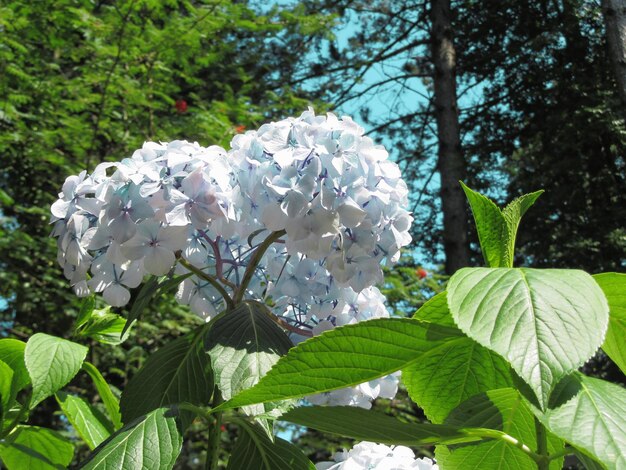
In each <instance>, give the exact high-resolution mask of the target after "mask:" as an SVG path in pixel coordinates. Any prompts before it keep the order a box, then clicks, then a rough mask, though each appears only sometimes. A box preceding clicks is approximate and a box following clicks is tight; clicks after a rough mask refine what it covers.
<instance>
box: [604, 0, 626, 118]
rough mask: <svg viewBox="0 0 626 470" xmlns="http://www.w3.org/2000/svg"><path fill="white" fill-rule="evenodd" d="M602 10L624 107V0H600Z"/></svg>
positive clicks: (625, 25)
mask: <svg viewBox="0 0 626 470" xmlns="http://www.w3.org/2000/svg"><path fill="white" fill-rule="evenodd" d="M602 12H603V13H604V22H605V25H606V39H607V43H608V45H609V55H610V56H611V63H612V64H613V70H614V71H615V78H616V80H617V88H618V91H619V96H620V98H621V100H622V104H623V106H624V108H625V109H626V0H602ZM624 113H625V114H626V111H624Z"/></svg>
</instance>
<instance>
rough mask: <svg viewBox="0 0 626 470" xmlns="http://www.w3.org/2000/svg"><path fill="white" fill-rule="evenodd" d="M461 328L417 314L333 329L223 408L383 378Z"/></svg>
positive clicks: (301, 347) (293, 351) (296, 349)
mask: <svg viewBox="0 0 626 470" xmlns="http://www.w3.org/2000/svg"><path fill="white" fill-rule="evenodd" d="M459 334H460V332H459V331H458V330H457V329H455V328H448V327H444V326H441V325H436V324H433V323H426V322H420V321H418V320H412V319H401V318H383V319H374V320H368V321H364V322H360V323H357V324H353V325H347V326H343V327H339V328H335V329H333V330H330V331H327V332H325V333H323V334H321V335H319V336H316V337H314V338H311V339H309V340H307V341H304V342H303V343H300V344H299V345H298V346H296V347H294V348H292V349H291V350H290V351H289V353H288V354H287V355H286V356H283V357H282V358H281V359H280V360H279V361H278V362H277V363H276V365H275V366H274V367H273V368H272V369H271V370H270V371H269V372H268V373H267V375H265V377H263V378H262V379H261V381H260V382H259V383H258V384H257V385H255V386H254V387H252V388H250V389H247V390H244V391H243V392H241V393H240V394H239V395H237V396H236V397H234V398H232V399H231V400H229V401H228V402H226V403H224V404H223V405H221V406H220V407H219V409H224V408H233V407H237V406H244V405H251V404H255V403H265V402H272V401H279V400H286V399H291V398H302V397H305V396H307V395H311V394H314V393H321V392H327V391H330V390H337V389H340V388H344V387H349V386H353V385H358V384H360V383H363V382H367V381H368V380H373V379H375V378H378V377H382V376H385V375H388V374H391V373H392V372H395V371H397V370H400V369H404V368H406V367H408V366H410V365H411V364H413V363H418V362H419V361H420V360H421V358H422V357H423V355H424V354H425V353H426V352H428V351H431V350H432V349H434V348H438V347H442V345H443V344H445V342H446V341H449V340H450V339H453V338H457V337H458V336H459Z"/></svg>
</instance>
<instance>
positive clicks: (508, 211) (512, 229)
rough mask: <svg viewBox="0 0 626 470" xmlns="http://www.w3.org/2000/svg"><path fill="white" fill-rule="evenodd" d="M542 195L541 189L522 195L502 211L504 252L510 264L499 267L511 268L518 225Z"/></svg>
mask: <svg viewBox="0 0 626 470" xmlns="http://www.w3.org/2000/svg"><path fill="white" fill-rule="evenodd" d="M543 193H544V191H543V189H542V190H539V191H535V192H534V193H529V194H524V195H523V196H520V197H518V198H517V199H514V200H513V201H511V202H510V203H509V204H508V205H507V206H506V207H505V208H504V210H503V211H502V215H503V216H504V220H506V225H507V229H508V239H507V248H506V250H505V252H506V254H507V257H508V258H509V259H510V261H511V264H510V265H509V266H501V267H513V259H514V257H515V239H516V238H517V229H518V228H519V223H520V221H521V220H522V217H523V216H524V214H526V211H527V210H528V209H530V207H531V206H532V205H533V204H534V203H535V201H537V199H538V198H539V196H541V195H542V194H543ZM492 267H494V268H495V267H500V266H492Z"/></svg>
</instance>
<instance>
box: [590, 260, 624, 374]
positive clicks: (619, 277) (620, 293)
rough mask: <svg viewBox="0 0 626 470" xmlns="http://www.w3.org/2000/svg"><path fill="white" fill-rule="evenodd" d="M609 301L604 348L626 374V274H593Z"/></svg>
mask: <svg viewBox="0 0 626 470" xmlns="http://www.w3.org/2000/svg"><path fill="white" fill-rule="evenodd" d="M593 278H594V279H595V281H596V282H597V283H598V285H599V286H600V288H601V289H602V291H603V292H604V295H605V296H606V299H607V300H608V302H609V328H608V330H607V331H606V338H605V339H604V344H603V345H602V349H603V350H604V352H605V353H606V354H607V355H608V356H609V357H610V358H611V359H612V360H613V362H615V364H617V366H618V367H619V368H620V369H621V371H622V372H623V373H624V374H626V274H619V273H602V274H596V275H595V276H593Z"/></svg>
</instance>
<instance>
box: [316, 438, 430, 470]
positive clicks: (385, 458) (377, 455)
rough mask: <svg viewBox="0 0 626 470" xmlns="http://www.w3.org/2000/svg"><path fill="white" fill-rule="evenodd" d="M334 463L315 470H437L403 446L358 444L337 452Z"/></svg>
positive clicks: (426, 460) (317, 465)
mask: <svg viewBox="0 0 626 470" xmlns="http://www.w3.org/2000/svg"><path fill="white" fill-rule="evenodd" d="M333 459H334V462H320V463H317V464H316V465H315V468H316V469H317V470H365V469H368V470H438V469H439V466H438V465H436V464H435V463H434V462H433V461H432V460H431V459H429V458H426V457H424V458H421V459H416V458H415V454H414V453H413V451H412V450H411V449H409V448H408V447H404V446H391V447H389V446H386V445H384V444H375V443H373V442H360V443H359V444H357V445H355V446H354V447H353V448H352V449H350V450H349V451H348V450H344V451H343V452H338V453H337V454H335V455H334V456H333Z"/></svg>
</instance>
